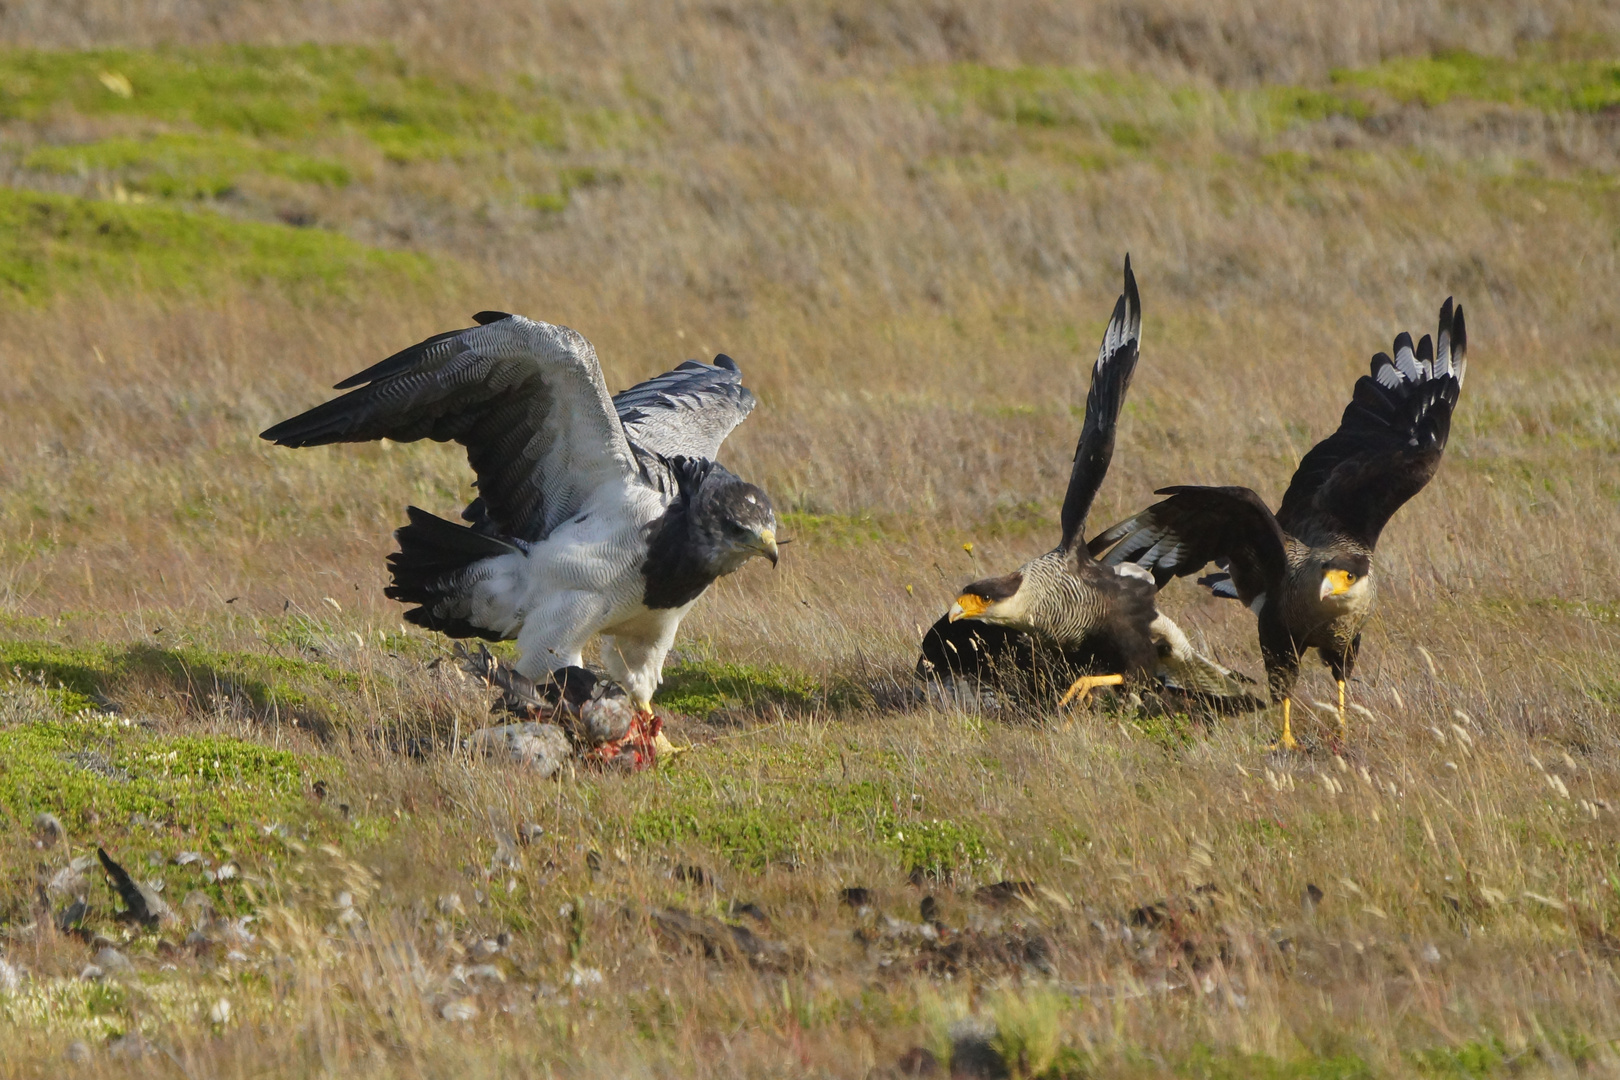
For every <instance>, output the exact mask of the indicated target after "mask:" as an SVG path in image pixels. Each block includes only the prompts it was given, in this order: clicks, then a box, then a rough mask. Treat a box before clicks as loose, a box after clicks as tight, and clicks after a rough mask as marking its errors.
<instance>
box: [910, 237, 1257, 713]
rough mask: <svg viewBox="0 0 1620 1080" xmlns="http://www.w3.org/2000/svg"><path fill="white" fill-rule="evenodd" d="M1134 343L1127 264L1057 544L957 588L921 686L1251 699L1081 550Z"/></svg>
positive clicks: (935, 633)
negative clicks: (1136, 682)
mask: <svg viewBox="0 0 1620 1080" xmlns="http://www.w3.org/2000/svg"><path fill="white" fill-rule="evenodd" d="M1141 333H1142V303H1141V298H1140V297H1139V296H1138V294H1137V290H1136V277H1135V275H1134V274H1132V273H1131V261H1130V258H1129V257H1128V256H1127V257H1126V259H1125V291H1124V292H1123V293H1122V294H1121V295H1120V297H1119V299H1118V300H1117V301H1116V302H1115V304H1114V314H1113V317H1112V318H1111V319H1110V320H1109V323H1108V329H1107V330H1106V331H1105V332H1104V334H1103V340H1102V347H1101V349H1100V350H1099V351H1098V353H1097V362H1096V364H1095V365H1094V366H1093V367H1092V372H1091V390H1090V393H1089V394H1088V395H1087V398H1086V418H1085V422H1084V424H1083V425H1082V427H1081V429H1080V443H1079V445H1078V447H1077V448H1076V450H1075V455H1074V468H1073V470H1072V472H1071V474H1070V477H1069V488H1068V491H1067V492H1066V493H1065V495H1064V499H1063V511H1062V526H1063V535H1062V538H1061V540H1059V542H1058V546H1057V547H1055V548H1053V549H1052V550H1051V551H1049V552H1047V553H1046V554H1045V555H1042V556H1040V557H1039V558H1037V559H1033V560H1031V561H1030V562H1027V563H1025V564H1024V565H1023V566H1021V567H1019V568H1018V569H1017V570H1015V571H1013V572H1012V573H1010V574H1003V575H1001V576H1000V577H991V578H984V579H982V580H980V581H975V582H973V583H971V584H969V585H967V586H965V587H963V589H962V591H961V595H959V596H958V597H957V598H956V603H955V604H953V605H952V606H951V610H950V612H949V614H947V615H946V616H945V617H943V618H941V619H940V620H939V621H938V622H937V623H935V624H934V626H933V627H932V628H931V629H930V630H929V631H928V633H927V634H926V635H925V636H924V638H923V644H922V658H921V660H920V661H919V662H918V665H917V668H918V673H919V674H920V675H922V676H924V677H925V678H927V677H937V678H941V679H953V680H954V679H956V678H967V679H971V680H973V681H976V682H979V683H985V682H1005V680H1006V678H1007V677H1008V676H1013V677H1015V678H1016V677H1027V676H1029V675H1030V674H1032V672H1033V673H1036V674H1039V673H1040V672H1039V671H1035V670H1034V669H1043V668H1048V667H1049V668H1051V669H1052V670H1055V671H1068V672H1071V673H1077V672H1086V674H1080V675H1079V677H1078V678H1075V679H1074V680H1073V681H1072V683H1070V684H1069V686H1068V690H1067V692H1066V693H1065V694H1064V695H1063V696H1062V698H1061V700H1060V701H1059V705H1060V706H1061V705H1065V704H1067V703H1068V702H1069V701H1070V700H1072V699H1074V698H1076V697H1079V698H1081V699H1082V700H1083V699H1084V697H1085V695H1087V694H1089V693H1090V691H1091V690H1092V689H1094V688H1095V687H1099V686H1117V685H1119V684H1121V683H1123V682H1124V681H1125V680H1126V679H1127V677H1142V678H1150V677H1154V676H1157V677H1158V678H1159V680H1160V681H1161V682H1162V683H1164V684H1165V685H1166V686H1168V687H1171V688H1173V689H1177V690H1182V691H1185V692H1188V693H1190V694H1194V695H1198V696H1203V697H1218V698H1242V699H1244V700H1247V699H1248V695H1247V693H1246V691H1244V689H1243V687H1242V686H1241V685H1240V677H1239V676H1236V675H1234V674H1233V673H1232V672H1230V671H1227V670H1226V669H1225V668H1222V667H1220V666H1219V665H1218V664H1215V663H1213V662H1211V661H1209V660H1207V659H1205V658H1204V657H1201V656H1199V655H1198V654H1197V653H1195V652H1194V651H1193V650H1192V646H1191V645H1190V644H1189V643H1188V641H1187V636H1186V635H1185V634H1184V633H1182V631H1181V629H1180V628H1179V627H1177V626H1176V625H1175V623H1173V622H1171V621H1170V619H1168V618H1167V617H1165V616H1164V615H1162V614H1160V612H1159V611H1158V609H1157V607H1156V605H1155V595H1156V592H1157V589H1156V588H1155V585H1154V582H1153V580H1152V577H1151V575H1149V574H1147V573H1146V572H1145V571H1143V570H1141V569H1140V568H1138V567H1136V566H1118V567H1109V566H1103V565H1102V564H1100V563H1098V562H1097V561H1096V560H1095V559H1093V558H1092V557H1091V554H1090V553H1089V552H1088V551H1087V548H1086V544H1085V542H1084V539H1083V534H1084V530H1085V525H1086V516H1087V514H1088V513H1089V511H1090V509H1091V503H1092V500H1093V499H1094V498H1095V497H1096V494H1097V489H1098V488H1100V487H1101V486H1102V481H1103V477H1104V476H1105V475H1106V474H1107V472H1108V464H1109V461H1110V459H1111V458H1112V457H1113V453H1114V431H1115V423H1116V421H1117V420H1118V418H1119V411H1120V408H1121V406H1122V405H1124V403H1125V392H1126V390H1127V389H1129V387H1130V383H1131V376H1132V374H1133V373H1134V372H1135V370H1136V362H1137V358H1138V356H1139V355H1140V350H1139V342H1140V339H1141ZM998 669H999V670H998ZM1020 681H1023V680H1020Z"/></svg>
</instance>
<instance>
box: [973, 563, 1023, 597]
mask: <svg viewBox="0 0 1620 1080" xmlns="http://www.w3.org/2000/svg"><path fill="white" fill-rule="evenodd" d="M1023 584H1024V575H1023V574H1020V573H1019V572H1018V571H1016V570H1014V571H1013V572H1012V573H1010V574H1002V575H1001V576H1000V577H991V578H984V579H982V580H979V581H975V582H973V583H972V584H971V585H964V586H963V587H962V591H963V592H964V593H969V594H971V595H973V596H977V597H980V598H981V599H984V600H989V601H990V602H991V603H995V602H997V601H1000V600H1010V599H1012V597H1013V595H1014V594H1015V593H1017V592H1018V589H1019V587H1020V586H1022V585H1023Z"/></svg>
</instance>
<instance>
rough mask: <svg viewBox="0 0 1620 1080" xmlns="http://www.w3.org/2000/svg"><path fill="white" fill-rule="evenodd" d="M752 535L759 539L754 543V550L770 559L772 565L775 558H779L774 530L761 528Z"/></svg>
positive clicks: (774, 562)
mask: <svg viewBox="0 0 1620 1080" xmlns="http://www.w3.org/2000/svg"><path fill="white" fill-rule="evenodd" d="M754 535H755V539H756V540H758V541H759V542H758V543H757V544H755V545H754V550H756V551H758V552H759V553H760V554H761V555H763V556H765V557H766V558H767V559H769V560H771V565H772V566H773V567H774V566H775V565H776V560H777V559H778V558H780V555H779V554H778V551H777V547H776V530H775V529H761V530H759V532H757V533H755V534H754Z"/></svg>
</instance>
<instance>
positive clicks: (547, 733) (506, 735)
mask: <svg viewBox="0 0 1620 1080" xmlns="http://www.w3.org/2000/svg"><path fill="white" fill-rule="evenodd" d="M467 746H468V748H469V749H471V750H473V751H475V752H479V753H484V754H488V755H490V756H491V757H495V758H506V759H507V760H509V761H515V762H517V763H518V764H520V765H523V766H526V767H528V768H530V769H533V770H534V771H535V772H537V773H539V774H540V775H541V776H553V775H555V774H556V773H557V771H558V770H559V769H561V768H562V767H563V765H564V764H565V763H566V762H567V761H568V760H569V759H570V758H572V757H573V754H574V751H573V747H571V746H569V745H568V736H567V735H564V734H563V729H562V728H560V727H558V726H557V725H556V724H536V723H533V722H528V723H522V724H500V725H498V726H496V727H487V728H482V729H480V730H478V731H475V732H473V733H472V735H471V736H469V737H468V739H467Z"/></svg>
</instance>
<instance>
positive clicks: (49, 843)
mask: <svg viewBox="0 0 1620 1080" xmlns="http://www.w3.org/2000/svg"><path fill="white" fill-rule="evenodd" d="M66 836H67V830H66V829H64V828H62V822H61V821H60V820H58V818H57V816H56V815H55V814H39V815H37V816H36V817H35V818H34V841H35V843H37V844H38V845H39V846H40V847H42V848H48V847H55V846H56V845H57V844H59V843H61V842H62V840H63V838H65V837H66Z"/></svg>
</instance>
